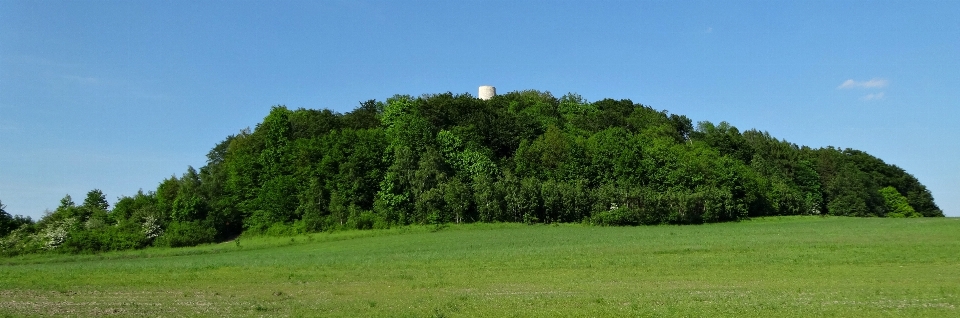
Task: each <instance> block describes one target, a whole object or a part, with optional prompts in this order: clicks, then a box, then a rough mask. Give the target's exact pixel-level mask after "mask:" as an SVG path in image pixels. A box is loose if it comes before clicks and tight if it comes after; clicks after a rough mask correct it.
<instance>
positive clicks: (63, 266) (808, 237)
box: [0, 217, 960, 317]
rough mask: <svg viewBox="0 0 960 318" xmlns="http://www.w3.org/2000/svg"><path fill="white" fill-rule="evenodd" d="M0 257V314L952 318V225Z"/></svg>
mask: <svg viewBox="0 0 960 318" xmlns="http://www.w3.org/2000/svg"><path fill="white" fill-rule="evenodd" d="M434 230H435V229H433V228H430V227H408V228H399V229H391V230H381V231H352V232H339V233H332V234H328V233H324V234H313V235H311V236H300V237H295V238H289V237H287V238H266V237H264V238H242V239H241V240H240V246H239V247H238V246H237V244H235V243H233V242H228V243H223V244H217V245H207V246H200V247H195V248H183V249H147V250H140V251H128V252H117V253H107V254H101V255H32V256H23V257H17V258H3V259H0V316H16V317H21V316H40V315H57V316H97V315H111V316H113V315H118V316H226V317H233V316H351V317H357V316H363V317H366V316H390V317H396V316H401V317H404V316H411V317H475V316H487V317H513V316H515V317H536V316H540V317H553V316H700V317H711V316H737V317H743V316H748V317H782V316H803V317H809V316H837V317H854V316H855V317H866V316H907V317H919V316H939V317H957V316H960V309H958V307H960V219H956V218H932V219H877V218H870V219H865V218H859V219H858V218H839V217H829V218H820V217H788V218H763V219H756V220H752V221H745V222H740V223H724V224H709V225H697V226H648V227H593V226H584V225H559V226H552V225H535V226H527V225H518V224H472V225H463V226H456V225H455V226H450V227H446V228H443V229H440V230H436V231H434Z"/></svg>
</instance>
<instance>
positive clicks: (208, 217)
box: [0, 90, 943, 252]
mask: <svg viewBox="0 0 960 318" xmlns="http://www.w3.org/2000/svg"><path fill="white" fill-rule="evenodd" d="M108 209H109V204H108V203H107V201H106V198H105V196H104V195H103V193H102V192H100V191H99V190H93V191H90V192H89V193H88V194H87V197H86V199H85V200H84V202H83V204H82V205H81V206H76V205H75V204H74V203H73V201H72V199H71V198H70V197H69V196H67V197H65V198H64V199H63V200H62V201H61V204H60V207H58V208H57V210H56V211H54V212H53V213H51V214H49V215H47V216H45V217H44V218H43V219H41V220H40V221H39V222H37V224H35V225H30V224H29V223H31V222H29V220H27V221H25V222H24V221H20V223H22V224H20V225H10V224H12V223H11V222H10V221H9V220H10V219H11V218H10V217H9V215H7V214H5V213H0V234H6V233H10V232H11V231H14V229H16V228H18V227H23V229H22V230H16V231H18V232H17V233H16V235H14V234H9V235H8V236H10V237H17V238H25V237H33V238H34V239H33V240H32V241H31V240H28V239H17V240H20V241H17V242H20V243H17V242H14V243H16V244H14V243H10V242H7V241H4V242H5V243H4V244H6V245H5V246H7V245H9V246H33V247H29V248H28V247H24V248H22V250H24V251H26V250H31V248H32V250H31V251H35V250H39V249H47V250H57V249H59V250H64V251H73V252H88V251H103V250H113V249H123V248H138V247H143V246H146V245H149V244H153V245H161V246H187V245H195V244H201V243H207V242H214V241H218V240H227V239H231V238H233V237H236V236H237V235H239V234H240V233H241V231H247V232H248V233H252V234H267V235H286V234H295V233H304V232H314V231H331V230H338V229H370V228H385V227H389V226H393V225H408V224H437V225H438V226H441V225H442V224H443V223H449V222H455V223H462V222H523V223H556V222H590V223H594V224H600V225H645V224H699V223H705V222H724V221H737V220H743V219H746V218H749V217H755V216H766V215H802V214H830V215H845V216H919V215H922V216H943V212H942V211H941V210H940V209H939V208H938V207H937V206H936V204H935V203H934V201H933V198H932V196H931V195H930V192H929V191H928V190H927V189H926V187H924V186H923V185H922V184H920V182H919V181H918V180H917V179H916V178H914V177H913V176H911V175H910V174H908V173H906V172H905V171H903V170H902V169H900V168H898V167H896V166H893V165H889V164H886V163H884V162H883V161H881V160H880V159H878V158H875V157H873V156H870V155H869V154H866V153H864V152H862V151H857V150H852V149H844V150H841V149H835V148H832V147H828V148H821V149H811V148H808V147H800V146H797V145H795V144H792V143H789V142H787V141H784V140H777V139H775V138H773V137H771V136H770V135H769V134H768V133H766V132H761V131H757V130H747V131H744V132H741V131H740V130H739V129H737V128H736V127H734V126H732V125H730V124H728V123H726V122H721V123H719V124H713V123H711V122H706V121H704V122H699V123H698V124H697V125H696V128H694V125H693V124H692V121H691V120H690V119H689V118H687V117H685V116H682V115H676V114H669V113H667V112H666V111H658V110H655V109H653V108H651V107H648V106H644V105H641V104H637V103H634V102H633V101H630V100H612V99H605V100H601V101H597V102H592V103H591V102H587V101H585V100H584V99H583V98H582V97H580V96H578V95H575V94H567V95H565V96H563V97H561V98H556V97H554V96H553V95H551V94H550V93H548V92H540V91H532V90H530V91H519V92H510V93H507V94H503V95H499V96H496V97H494V98H492V99H490V100H487V101H484V100H479V99H477V98H474V97H473V96H470V95H468V94H452V93H444V94H436V95H424V96H421V97H416V98H415V97H411V96H406V95H396V96H394V97H391V98H389V99H387V100H386V101H385V102H378V101H374V100H369V101H366V102H362V103H361V104H360V106H359V107H358V108H356V109H354V110H353V111H351V112H349V113H346V114H339V113H336V112H332V111H330V110H309V109H297V110H289V109H287V108H286V107H284V106H275V107H273V108H271V109H270V112H269V114H268V115H267V116H266V117H265V118H264V119H263V122H261V123H260V124H258V125H257V126H256V129H253V130H250V129H244V130H242V131H240V132H239V133H237V134H236V135H231V136H228V137H227V138H225V139H224V140H223V141H221V142H220V143H218V144H217V145H215V146H214V147H213V148H212V149H211V150H210V152H209V153H208V154H207V163H206V165H205V166H204V167H202V168H200V169H199V171H197V170H195V169H194V168H192V167H188V168H187V171H186V172H185V173H184V174H183V175H181V176H180V177H177V176H171V177H170V178H168V179H165V180H163V181H162V182H161V183H160V184H159V185H158V186H157V189H156V191H150V192H147V193H144V192H142V191H141V192H138V193H137V194H136V195H135V196H133V197H122V198H120V199H119V200H118V201H117V203H116V206H115V208H114V209H113V211H109V210H108ZM14 223H16V222H14ZM54 230H56V231H54ZM31 233H34V234H31ZM37 233H40V234H37ZM51 233H53V234H57V235H59V236H57V235H53V234H51ZM58 233H59V234H58ZM41 234H43V235H46V236H43V237H55V239H50V238H44V239H39V237H41V236H40V235H41ZM61 234H62V235H61ZM30 235H33V236H30ZM24 240H26V241H24ZM21 241H23V242H27V243H23V242H21ZM61 241H62V242H61ZM21 243H22V244H21ZM28 243H29V244H28ZM17 244H19V245H17ZM31 244H32V245H31ZM61 247H62V248H61Z"/></svg>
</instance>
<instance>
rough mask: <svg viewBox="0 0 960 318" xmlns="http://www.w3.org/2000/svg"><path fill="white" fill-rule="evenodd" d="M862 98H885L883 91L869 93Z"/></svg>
mask: <svg viewBox="0 0 960 318" xmlns="http://www.w3.org/2000/svg"><path fill="white" fill-rule="evenodd" d="M860 99H862V100H881V99H883V92H879V93H876V94H867V95H865V96H863V97H861V98H860Z"/></svg>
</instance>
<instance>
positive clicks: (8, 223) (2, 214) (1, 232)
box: [0, 202, 33, 237]
mask: <svg viewBox="0 0 960 318" xmlns="http://www.w3.org/2000/svg"><path fill="white" fill-rule="evenodd" d="M6 208H7V206H6V205H4V204H3V202H0V237H4V236H6V235H7V234H10V232H13V231H14V230H16V229H19V228H21V227H23V226H31V225H33V220H32V219H30V217H29V216H22V215H10V214H9V213H7V210H6Z"/></svg>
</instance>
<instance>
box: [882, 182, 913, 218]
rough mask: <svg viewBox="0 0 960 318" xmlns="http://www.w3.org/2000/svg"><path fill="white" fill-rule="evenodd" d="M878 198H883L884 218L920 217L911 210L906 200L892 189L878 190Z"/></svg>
mask: <svg viewBox="0 0 960 318" xmlns="http://www.w3.org/2000/svg"><path fill="white" fill-rule="evenodd" d="M880 196H882V197H883V201H884V208H885V210H886V216H887V217H891V218H904V217H906V218H914V217H921V216H922V215H921V214H920V213H917V211H915V210H913V207H911V206H910V203H908V202H907V198H906V197H904V196H903V195H902V194H900V192H897V189H896V188H894V187H886V188H883V189H880Z"/></svg>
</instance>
